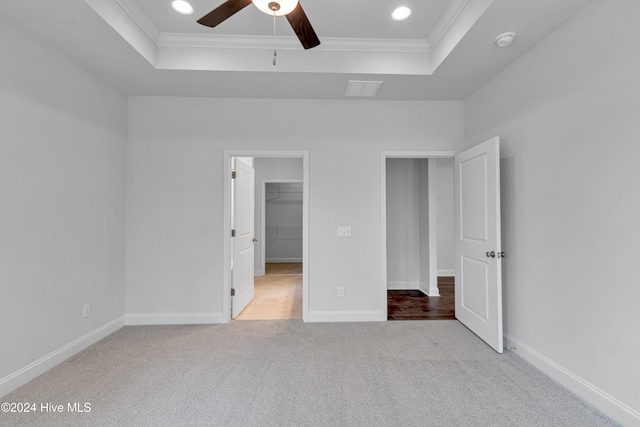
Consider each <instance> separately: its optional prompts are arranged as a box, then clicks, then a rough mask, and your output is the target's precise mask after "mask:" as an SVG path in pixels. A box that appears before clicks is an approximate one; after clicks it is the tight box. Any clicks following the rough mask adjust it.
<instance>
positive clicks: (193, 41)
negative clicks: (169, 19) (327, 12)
mask: <svg viewBox="0 0 640 427" xmlns="http://www.w3.org/2000/svg"><path fill="white" fill-rule="evenodd" d="M275 45H276V47H277V48H278V49H295V50H300V49H302V47H301V46H300V42H299V41H298V38H297V37H293V36H277V37H276V39H275ZM157 46H158V47H205V48H230V49H231V48H233V49H238V48H240V49H273V47H274V39H273V36H246V35H228V34H185V33H164V32H161V33H160V35H159V37H158V41H157ZM314 50H318V51H321V50H322V51H342V52H403V53H429V52H431V47H430V46H429V44H428V42H427V40H421V39H373V38H368V39H365V38H341V37H323V38H322V44H321V45H320V46H318V47H316V48H314Z"/></svg>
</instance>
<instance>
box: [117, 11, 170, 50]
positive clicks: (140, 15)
mask: <svg viewBox="0 0 640 427" xmlns="http://www.w3.org/2000/svg"><path fill="white" fill-rule="evenodd" d="M115 2H116V3H118V5H119V6H120V7H121V8H122V10H124V11H125V12H126V13H127V15H129V17H130V18H131V19H132V20H133V22H135V23H136V25H138V27H140V29H141V30H142V31H144V33H145V34H146V35H147V36H149V38H150V39H151V40H152V41H153V42H154V43H155V44H156V45H157V44H158V40H159V39H160V30H159V29H158V27H156V25H155V24H154V23H153V21H151V19H149V17H148V16H147V15H146V14H145V13H144V12H143V11H142V10H141V9H140V8H139V7H138V5H137V4H136V3H135V2H133V1H132V0H115Z"/></svg>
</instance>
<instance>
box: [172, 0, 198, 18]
mask: <svg viewBox="0 0 640 427" xmlns="http://www.w3.org/2000/svg"><path fill="white" fill-rule="evenodd" d="M171 8H172V9H173V10H175V11H176V12H178V13H179V14H181V15H191V14H192V13H193V6H191V4H189V2H188V1H186V0H173V1H172V2H171Z"/></svg>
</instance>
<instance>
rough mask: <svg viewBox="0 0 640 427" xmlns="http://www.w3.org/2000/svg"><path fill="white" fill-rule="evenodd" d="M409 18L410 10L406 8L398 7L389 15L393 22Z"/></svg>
mask: <svg viewBox="0 0 640 427" xmlns="http://www.w3.org/2000/svg"><path fill="white" fill-rule="evenodd" d="M410 16H411V9H409V8H408V7H406V6H400V7H399V8H397V9H396V10H394V11H393V12H392V13H391V19H393V20H394V21H404V20H405V19H407V18H408V17H410Z"/></svg>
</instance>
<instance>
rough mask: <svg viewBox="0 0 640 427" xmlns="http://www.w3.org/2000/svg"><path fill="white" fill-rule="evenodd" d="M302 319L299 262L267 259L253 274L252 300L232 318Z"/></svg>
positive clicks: (300, 268) (300, 266) (300, 270)
mask: <svg viewBox="0 0 640 427" xmlns="http://www.w3.org/2000/svg"><path fill="white" fill-rule="evenodd" d="M282 319H302V263H268V264H267V265H266V274H265V275H264V276H256V277H255V278H254V290H253V301H251V302H250V303H249V305H248V306H247V307H246V308H245V309H244V310H242V313H240V315H239V316H238V317H236V320H282Z"/></svg>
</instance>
